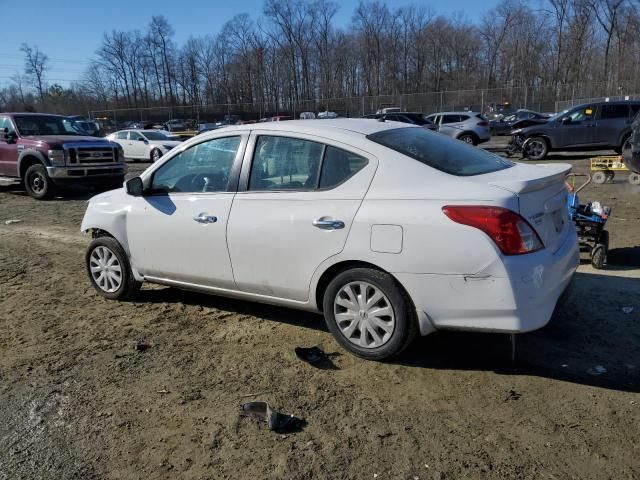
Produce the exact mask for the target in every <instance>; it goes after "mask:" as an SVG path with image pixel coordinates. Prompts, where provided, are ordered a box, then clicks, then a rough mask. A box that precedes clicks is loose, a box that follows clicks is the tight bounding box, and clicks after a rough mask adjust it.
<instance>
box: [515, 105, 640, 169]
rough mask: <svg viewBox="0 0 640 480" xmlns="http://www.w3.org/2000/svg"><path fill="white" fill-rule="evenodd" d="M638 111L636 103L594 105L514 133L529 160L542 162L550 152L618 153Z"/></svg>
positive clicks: (562, 114) (564, 113)
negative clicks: (599, 151)
mask: <svg viewBox="0 0 640 480" xmlns="http://www.w3.org/2000/svg"><path fill="white" fill-rule="evenodd" d="M639 110H640V101H622V102H595V103H588V104H583V105H579V106H577V107H574V108H571V109H569V110H565V111H563V112H560V113H558V114H556V115H554V116H553V117H551V118H550V119H549V120H548V121H547V122H546V123H543V124H540V125H533V126H529V127H526V128H521V129H516V130H514V131H513V134H514V135H517V136H518V137H519V140H520V141H524V140H525V139H526V140H527V143H526V144H525V147H524V148H525V149H526V151H525V152H523V153H524V154H525V155H526V156H527V157H528V158H530V159H532V160H542V159H543V158H545V157H546V156H547V154H548V153H549V152H552V151H554V150H569V151H570V150H603V149H612V150H615V151H616V152H617V153H621V152H622V147H623V145H624V144H625V142H626V141H627V140H628V139H629V137H630V135H631V122H632V119H633V118H634V117H635V115H636V114H637V113H638V111H639Z"/></svg>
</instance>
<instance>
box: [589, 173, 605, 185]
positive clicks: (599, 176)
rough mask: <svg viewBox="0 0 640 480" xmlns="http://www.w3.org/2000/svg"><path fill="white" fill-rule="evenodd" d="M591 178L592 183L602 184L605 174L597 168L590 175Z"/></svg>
mask: <svg viewBox="0 0 640 480" xmlns="http://www.w3.org/2000/svg"><path fill="white" fill-rule="evenodd" d="M591 180H593V183H597V184H598V185H602V184H603V183H604V182H606V181H607V174H606V173H604V172H603V171H602V170H598V171H597V172H595V173H594V174H593V176H592V177H591Z"/></svg>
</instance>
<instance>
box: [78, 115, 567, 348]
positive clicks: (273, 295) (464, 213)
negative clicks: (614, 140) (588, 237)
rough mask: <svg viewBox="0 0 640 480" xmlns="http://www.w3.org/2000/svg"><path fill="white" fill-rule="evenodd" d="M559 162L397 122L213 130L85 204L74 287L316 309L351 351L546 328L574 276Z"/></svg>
mask: <svg viewBox="0 0 640 480" xmlns="http://www.w3.org/2000/svg"><path fill="white" fill-rule="evenodd" d="M569 169H570V166H569V165H563V164H548V165H545V166H539V165H525V164H517V163H513V162H510V161H507V160H505V159H503V158H500V157H498V156H495V155H493V154H490V153H488V152H485V151H484V150H481V149H476V148H474V147H470V146H468V145H465V144H464V143H462V142H457V141H454V140H451V139H449V138H446V137H445V136H443V135H439V134H437V133H433V132H429V131H427V130H425V129H423V128H420V127H416V126H411V125H405V124H400V123H397V122H372V121H371V120H363V119H360V120H356V119H339V120H327V121H322V122H309V121H304V120H302V121H289V122H273V123H268V124H255V125H242V126H234V127H227V128H224V129H221V130H216V131H213V132H209V133H205V134H203V135H200V136H198V137H195V138H193V139H192V140H189V141H188V142H186V143H184V144H182V145H181V146H180V147H178V148H175V149H174V150H172V151H171V152H170V153H169V154H167V155H165V156H164V157H163V158H161V159H160V161H159V162H157V163H155V164H153V165H151V166H150V167H149V168H148V169H147V170H146V171H145V172H144V173H143V174H142V175H141V176H140V177H136V178H133V179H131V180H129V181H128V182H127V183H126V189H119V190H113V191H111V192H107V193H104V194H101V195H98V196H96V197H93V198H92V199H91V201H90V202H89V205H88V208H87V211H86V214H85V217H84V220H83V222H82V230H83V231H85V232H86V231H91V232H92V234H93V237H94V239H93V241H92V242H91V244H90V245H89V247H88V250H87V253H86V266H87V271H88V274H89V278H90V280H91V282H92V284H93V286H94V287H95V289H96V290H97V291H98V292H99V293H100V294H102V295H103V296H105V297H107V298H111V299H121V298H126V297H128V296H130V295H133V294H134V293H135V292H136V291H137V290H138V289H139V288H140V285H141V283H142V282H143V281H147V282H152V283H159V284H164V285H171V286H174V287H178V288H184V289H192V290H198V291H202V292H208V293H212V294H217V295H224V296H230V297H236V298H243V299H247V300H252V301H257V302H265V303H272V304H278V305H284V306H288V307H293V308H300V309H304V310H310V311H314V312H323V313H324V316H325V320H326V322H327V325H328V327H329V329H330V330H331V332H332V333H333V334H334V335H335V337H336V339H337V340H338V342H340V344H342V345H343V346H344V347H345V348H347V349H348V350H350V351H351V352H353V353H354V354H356V355H359V356H362V357H365V358H370V359H382V358H386V357H389V356H391V355H395V354H397V353H399V352H400V351H402V349H403V348H404V347H406V346H407V345H408V344H409V343H410V342H411V340H412V339H413V338H414V336H415V335H416V334H418V333H420V334H422V335H426V334H428V333H430V332H433V331H434V330H436V329H448V328H454V329H472V330H488V331H501V332H524V331H529V330H533V329H536V328H540V327H542V326H543V325H545V324H546V323H547V322H548V321H549V319H550V317H551V314H552V312H553V310H554V307H555V305H556V302H557V300H558V298H559V297H560V294H561V293H562V292H563V290H564V289H565V287H567V285H568V284H569V282H570V280H571V278H572V276H573V273H574V271H575V268H576V267H577V265H578V244H577V240H576V232H575V228H574V227H573V224H572V223H571V221H570V220H569V218H568V215H567V208H566V195H567V192H566V188H565V183H564V180H565V174H566V172H567V171H568V170H569Z"/></svg>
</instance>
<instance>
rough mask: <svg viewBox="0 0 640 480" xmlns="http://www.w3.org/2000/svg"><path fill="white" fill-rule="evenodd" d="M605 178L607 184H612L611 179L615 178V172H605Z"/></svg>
mask: <svg viewBox="0 0 640 480" xmlns="http://www.w3.org/2000/svg"><path fill="white" fill-rule="evenodd" d="M605 175H606V176H607V179H606V180H605V181H606V182H607V183H613V179H614V178H615V177H616V172H613V171H611V172H606V174H605Z"/></svg>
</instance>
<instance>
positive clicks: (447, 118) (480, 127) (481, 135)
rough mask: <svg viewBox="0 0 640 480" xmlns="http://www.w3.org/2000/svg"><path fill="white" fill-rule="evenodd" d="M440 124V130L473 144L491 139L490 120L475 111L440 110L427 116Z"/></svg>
mask: <svg viewBox="0 0 640 480" xmlns="http://www.w3.org/2000/svg"><path fill="white" fill-rule="evenodd" d="M427 120H431V121H432V122H433V123H435V124H436V125H437V126H438V131H439V132H440V133H444V134H445V135H449V136H450V137H453V138H456V139H458V140H462V141H463V142H466V143H470V144H472V145H478V144H479V143H484V142H486V141H488V140H490V139H491V133H490V132H489V121H488V120H487V119H486V118H485V117H484V116H483V115H482V114H481V113H475V112H439V113H432V114H431V115H429V116H428V117H427Z"/></svg>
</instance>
